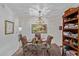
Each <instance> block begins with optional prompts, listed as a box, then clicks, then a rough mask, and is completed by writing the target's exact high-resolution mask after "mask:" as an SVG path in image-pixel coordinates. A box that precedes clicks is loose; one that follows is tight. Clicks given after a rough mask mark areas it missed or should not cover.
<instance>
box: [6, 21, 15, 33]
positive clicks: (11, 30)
mask: <svg viewBox="0 0 79 59" xmlns="http://www.w3.org/2000/svg"><path fill="white" fill-rule="evenodd" d="M13 33H14V22H11V21H8V20H6V21H5V34H13Z"/></svg>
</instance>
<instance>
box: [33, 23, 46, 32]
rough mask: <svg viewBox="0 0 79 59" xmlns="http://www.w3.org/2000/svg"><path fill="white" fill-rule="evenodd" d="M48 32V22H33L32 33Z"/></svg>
mask: <svg viewBox="0 0 79 59" xmlns="http://www.w3.org/2000/svg"><path fill="white" fill-rule="evenodd" d="M37 32H39V33H47V24H40V25H39V24H32V33H37Z"/></svg>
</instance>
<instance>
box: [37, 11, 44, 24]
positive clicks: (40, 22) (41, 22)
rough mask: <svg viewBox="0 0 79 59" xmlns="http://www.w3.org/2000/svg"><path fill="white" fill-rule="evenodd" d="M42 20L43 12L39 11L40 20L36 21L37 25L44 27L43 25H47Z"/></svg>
mask: <svg viewBox="0 0 79 59" xmlns="http://www.w3.org/2000/svg"><path fill="white" fill-rule="evenodd" d="M42 18H43V16H41V11H39V17H38V19H37V21H36V23H37V24H38V25H42V24H44V23H45V22H44V20H43V19H42Z"/></svg>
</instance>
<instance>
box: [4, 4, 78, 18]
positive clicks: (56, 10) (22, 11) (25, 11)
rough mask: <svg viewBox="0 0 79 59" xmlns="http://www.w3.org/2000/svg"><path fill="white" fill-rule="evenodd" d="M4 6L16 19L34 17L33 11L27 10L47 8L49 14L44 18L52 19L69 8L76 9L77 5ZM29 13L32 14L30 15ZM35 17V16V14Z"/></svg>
mask: <svg viewBox="0 0 79 59" xmlns="http://www.w3.org/2000/svg"><path fill="white" fill-rule="evenodd" d="M6 5H7V6H8V7H9V8H10V9H11V10H12V11H13V12H14V14H15V15H16V16H18V17H24V18H26V17H36V16H35V14H36V13H33V10H32V11H30V10H29V9H34V10H37V11H38V9H41V10H43V8H47V9H48V10H49V12H47V13H46V12H44V13H46V14H45V15H44V17H48V18H49V17H52V16H57V15H62V14H63V12H64V11H65V10H66V9H68V8H71V7H78V5H79V4H73V3H71V4H68V3H67V4H66V3H6ZM30 12H32V13H31V14H33V15H31V14H30ZM36 15H37V14H36Z"/></svg>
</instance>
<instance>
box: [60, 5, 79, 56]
mask: <svg viewBox="0 0 79 59" xmlns="http://www.w3.org/2000/svg"><path fill="white" fill-rule="evenodd" d="M62 18H63V27H62V44H63V45H62V46H70V47H72V48H73V51H74V52H76V54H77V55H78V56H79V7H76V8H69V9H68V10H66V11H65V12H64V15H63V16H62ZM69 24H74V25H76V24H77V25H78V27H77V28H75V27H74V29H73V28H64V27H65V26H66V25H69ZM64 32H68V33H71V35H72V34H73V33H75V34H77V35H78V36H77V38H74V37H73V36H68V35H69V34H68V35H64ZM66 39H69V41H70V40H71V42H70V43H66V42H65V40H66ZM74 40H76V41H77V42H75V41H74ZM74 42H75V43H77V44H78V45H77V47H75V46H74V44H71V43H74ZM64 49H65V48H64V47H63V48H62V55H63V54H64V53H65V51H64ZM66 50H67V49H66Z"/></svg>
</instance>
